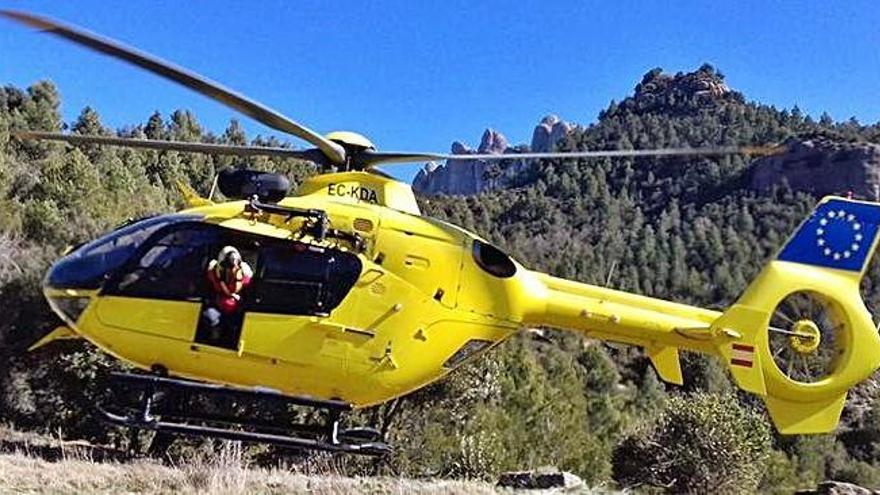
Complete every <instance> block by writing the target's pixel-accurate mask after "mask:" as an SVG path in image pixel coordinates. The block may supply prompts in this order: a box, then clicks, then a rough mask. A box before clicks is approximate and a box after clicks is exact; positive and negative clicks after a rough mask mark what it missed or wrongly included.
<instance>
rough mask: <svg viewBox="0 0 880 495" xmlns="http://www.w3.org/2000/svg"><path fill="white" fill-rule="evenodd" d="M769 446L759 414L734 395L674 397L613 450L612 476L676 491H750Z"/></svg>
mask: <svg viewBox="0 0 880 495" xmlns="http://www.w3.org/2000/svg"><path fill="white" fill-rule="evenodd" d="M770 447H771V438H770V431H769V429H768V427H767V423H766V421H765V420H764V418H763V416H762V414H761V413H759V412H758V411H755V410H754V409H751V408H748V407H745V406H743V405H741V404H740V403H739V402H738V401H737V399H736V397H735V396H733V395H715V394H705V393H697V394H692V395H687V396H679V397H672V398H670V400H669V401H668V403H667V406H666V408H665V409H664V410H663V412H662V413H660V414H659V416H658V417H657V418H655V419H654V420H653V421H650V422H648V423H646V424H642V425H641V426H640V427H638V428H636V429H635V430H634V431H633V432H632V433H630V434H629V435H628V436H626V437H625V438H624V439H623V440H622V441H621V442H620V443H619V444H618V445H617V447H616V448H615V449H614V455H613V470H614V478H615V479H616V480H617V481H618V482H619V483H620V484H621V485H623V486H627V487H634V486H654V487H661V488H666V489H668V490H670V491H672V492H675V493H753V492H754V491H755V490H756V488H757V486H758V483H759V482H760V481H761V478H762V476H763V473H764V469H765V466H766V461H767V458H768V455H769V454H770Z"/></svg>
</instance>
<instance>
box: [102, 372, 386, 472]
mask: <svg viewBox="0 0 880 495" xmlns="http://www.w3.org/2000/svg"><path fill="white" fill-rule="evenodd" d="M110 378H111V383H113V384H114V385H116V386H121V387H125V388H126V389H127V390H132V389H133V390H137V391H140V392H141V402H140V404H139V407H138V408H137V411H136V413H135V414H125V413H121V414H120V413H118V412H115V411H111V410H107V409H104V408H101V407H99V408H98V409H99V411H100V412H101V414H102V416H103V417H104V419H105V420H106V421H108V422H110V423H112V424H115V425H119V426H124V427H127V428H132V429H134V430H135V431H137V430H153V431H156V432H167V433H172V434H177V435H189V436H197V437H211V438H222V439H226V440H239V441H244V442H255V443H265V444H271V445H276V446H279V447H285V448H293V449H303V450H317V451H326V452H336V453H345V454H359V455H369V456H382V455H386V454H389V453H390V452H391V448H390V447H389V446H388V445H387V444H386V443H384V442H382V441H380V437H381V435H380V434H379V432H378V431H376V430H374V429H372V428H351V429H347V430H342V429H340V423H339V422H340V418H341V416H342V415H343V414H344V413H346V412H349V411H351V410H352V406H351V404H349V403H347V402H344V401H338V400H323V399H314V398H311V397H296V396H287V395H284V394H281V393H279V392H275V391H271V390H260V389H246V388H239V387H230V386H223V385H213V384H208V383H199V382H194V381H190V380H182V379H177V378H168V377H160V376H155V375H137V374H130V373H111V375H110ZM161 392H175V393H178V394H180V393H182V394H206V395H210V396H216V397H227V398H234V399H236V400H260V401H267V400H268V401H277V402H281V403H285V404H290V405H295V406H300V407H304V408H310V409H312V410H315V411H323V412H324V413H325V415H326V420H325V421H324V422H323V424H306V423H303V424H291V425H286V427H285V428H280V427H278V426H277V425H275V426H270V425H267V424H265V423H261V422H257V421H247V420H243V419H241V418H236V417H233V416H217V415H210V414H206V413H199V412H193V411H187V412H186V413H185V414H184V413H179V412H174V413H173V414H164V412H163V411H161V410H157V409H159V408H157V407H156V406H155V398H156V396H157V394H159V393H161ZM166 417H171V418H172V419H173V420H168V419H167V418H166Z"/></svg>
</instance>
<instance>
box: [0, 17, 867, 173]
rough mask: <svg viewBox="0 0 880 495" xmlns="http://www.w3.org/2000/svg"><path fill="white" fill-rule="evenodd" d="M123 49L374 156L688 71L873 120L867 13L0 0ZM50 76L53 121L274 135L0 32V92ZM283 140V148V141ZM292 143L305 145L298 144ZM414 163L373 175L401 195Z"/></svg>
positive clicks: (577, 112) (46, 39)
mask: <svg viewBox="0 0 880 495" xmlns="http://www.w3.org/2000/svg"><path fill="white" fill-rule="evenodd" d="M0 8H9V9H19V10H27V11H31V12H35V13H39V14H43V15H48V16H50V17H54V18H57V19H60V20H63V21H66V22H69V23H73V24H76V25H79V26H82V27H85V28H87V29H89V30H91V31H95V32H98V33H101V34H103V35H105V36H109V37H111V38H115V39H117V40H120V41H123V42H125V43H127V44H129V45H133V46H136V47H138V48H140V49H141V50H144V51H147V52H150V53H152V54H154V55H158V56H160V57H162V58H164V59H166V60H170V61H173V62H175V63H177V64H179V65H183V66H185V67H188V68H189V69H191V70H194V71H196V72H199V73H201V74H203V75H206V76H208V77H210V78H212V79H214V80H217V81H220V82H222V83H224V84H225V85H226V86H228V87H231V88H233V89H235V90H237V91H239V92H242V93H245V94H247V95H248V96H250V97H251V98H254V99H257V100H259V101H261V102H263V103H264V104H267V105H269V106H271V107H273V108H275V109H276V110H279V111H280V112H282V113H284V114H285V115H288V116H289V117H292V118H293V119H294V120H296V121H298V122H300V123H302V124H305V125H306V126H308V127H310V128H312V129H314V130H316V131H318V132H321V133H326V132H330V131H333V130H339V129H344V130H353V131H357V132H360V133H362V134H365V135H367V136H368V137H369V138H370V139H371V140H372V141H373V142H374V143H376V145H377V147H378V148H380V149H384V150H389V151H391V150H393V151H397V150H407V151H410V150H422V151H447V150H448V149H449V146H450V144H451V143H452V141H455V140H459V141H462V142H465V143H469V144H470V145H472V146H476V145H477V144H478V143H479V139H480V136H481V135H482V133H483V131H484V129H485V128H487V127H492V128H494V129H497V130H499V131H501V132H502V133H504V134H505V135H506V136H507V137H508V138H509V140H510V141H511V142H513V143H528V141H529V140H530V139H531V133H532V130H533V129H534V126H535V125H536V124H537V123H538V122H539V121H540V119H541V118H542V117H543V116H545V115H547V114H550V113H553V114H557V115H559V116H560V117H562V118H563V119H565V120H568V121H572V122H575V123H579V124H589V123H591V122H594V121H595V119H596V116H597V114H598V113H599V111H600V110H602V109H603V108H605V107H607V105H608V103H609V101H611V100H612V99H617V100H620V99H622V98H624V97H625V96H627V95H628V94H630V93H631V92H632V89H633V87H634V86H635V84H636V83H637V82H638V81H639V80H640V79H641V76H642V75H643V74H644V73H645V72H647V71H648V70H650V69H652V68H654V67H661V68H663V69H664V70H666V71H668V72H678V71H691V70H694V69H696V68H697V67H699V66H700V65H701V64H702V63H704V62H709V63H711V64H713V65H714V66H715V67H717V68H718V69H720V70H721V71H722V72H723V73H724V74H725V75H726V76H727V82H728V84H729V85H730V86H731V87H732V88H734V89H737V90H739V91H741V92H743V93H744V94H745V96H746V98H748V99H750V100H755V101H759V102H762V103H767V104H773V105H776V106H777V107H784V108H790V107H792V106H794V105H798V106H799V107H800V108H801V109H802V110H803V111H805V112H807V113H809V114H811V115H814V116H818V115H819V114H821V113H822V112H828V113H829V114H830V115H831V116H832V117H834V118H835V119H838V120H841V119H848V118H850V117H856V118H858V119H859V121H861V122H863V123H874V122H877V121H878V120H880V93H878V80H880V9H877V8H876V3H875V2H874V1H867V0H865V1H861V0H858V1H849V2H844V1H836V2H825V1H823V2H820V1H799V2H793V1H792V2H788V1H772V0H763V1H752V0H738V1H722V0H716V1H707V2H696V1H652V2H648V1H625V0H623V1H621V0H618V1H607V2H594V1H586V0H582V1H554V2H548V1H531V0H528V1H513V2H500V1H497V2H496V1H491V2H490V1H487V2H476V1H461V0H442V1H412V0H409V1H407V0H387V1H386V0H374V1H365V2H350V1H347V0H339V1H336V2H326V1H317V0H315V1H313V0H298V1H281V0H275V1H251V2H244V1H211V2H207V1H189V2H180V1H149V2H148V1H141V0H129V1H126V2H107V1H103V2H102V1H97V0H81V1H76V2H70V1H63V2H62V1H55V2H48V1H14V0H0ZM41 79H50V80H52V81H53V82H55V84H56V85H57V86H58V87H59V89H60V91H61V94H62V98H63V107H62V112H63V115H64V117H65V119H66V120H68V121H70V120H73V119H74V118H76V116H77V115H78V114H79V112H80V111H81V109H82V108H83V107H85V106H87V105H90V106H92V107H94V108H95V109H97V110H98V112H99V113H100V114H101V116H102V120H103V122H104V123H105V125H108V126H111V127H116V128H118V127H123V126H126V125H135V124H138V123H143V122H145V121H146V119H147V118H148V117H149V116H150V114H152V113H153V112H154V111H156V110H158V111H160V112H162V113H163V114H164V115H166V116H167V115H168V114H170V113H171V112H173V111H174V110H176V109H178V108H185V109H190V110H192V111H193V112H195V114H196V115H197V117H198V118H199V120H200V122H201V123H202V124H203V126H204V127H206V128H207V129H209V130H211V131H213V132H215V133H221V132H223V130H224V129H225V128H226V126H227V124H228V122H229V120H230V119H231V118H239V119H240V120H241V122H242V124H243V125H244V127H245V129H246V130H247V131H248V134H249V136H250V137H253V136H254V135H256V134H262V135H264V136H265V135H275V136H279V137H282V138H284V137H283V135H281V134H280V133H278V132H276V131H273V130H271V129H269V128H267V127H265V126H263V125H261V124H259V123H257V122H255V121H252V120H250V119H249V118H247V117H243V116H239V115H237V114H236V113H235V112H234V111H232V110H229V109H227V108H225V107H223V106H222V105H220V104H218V103H215V102H213V101H211V100H209V99H207V98H205V97H202V96H200V95H197V94H195V93H193V92H191V91H190V90H187V89H184V88H180V87H178V86H176V85H174V84H173V83H170V82H167V81H165V80H163V79H161V78H159V77H157V76H154V75H151V74H148V73H146V72H143V71H141V70H139V69H136V68H134V67H132V66H129V65H127V64H125V63H123V62H120V61H116V60H112V59H110V58H108V57H105V56H102V55H99V54H95V53H92V52H91V51H88V50H86V49H84V48H80V47H77V46H75V45H73V44H70V43H68V42H65V41H62V40H60V39H59V38H55V37H51V36H48V35H41V34H38V33H36V32H34V31H32V30H31V29H29V28H25V27H22V26H19V25H17V24H14V23H12V22H10V21H7V20H5V19H0V84H13V85H16V86H19V87H26V86H28V85H30V84H32V83H34V82H35V81H38V80H41ZM293 139H294V140H295V138H293ZM303 145H304V143H303ZM418 168H419V166H418V165H413V166H402V167H396V168H394V169H389V171H392V172H393V173H394V175H397V176H398V177H400V178H402V179H404V180H410V179H411V178H412V176H413V175H414V174H415V173H416V171H417V170H418Z"/></svg>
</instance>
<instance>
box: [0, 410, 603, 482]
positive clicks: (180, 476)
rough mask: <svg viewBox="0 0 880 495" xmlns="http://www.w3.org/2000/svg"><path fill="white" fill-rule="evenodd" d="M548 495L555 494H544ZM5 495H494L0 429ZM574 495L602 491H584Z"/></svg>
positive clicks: (237, 455) (227, 453) (223, 452)
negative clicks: (168, 455)
mask: <svg viewBox="0 0 880 495" xmlns="http://www.w3.org/2000/svg"><path fill="white" fill-rule="evenodd" d="M501 492H505V493H508V494H509V493H513V492H512V491H511V490H501ZM539 492H540V491H528V492H527V493H539ZM553 492H556V490H550V491H547V492H545V493H553ZM7 493H16V494H67V493H70V494H80V493H89V494H113V495H116V494H150V495H153V494H156V495H158V494H196V493H197V494H217V495H220V494H235V495H239V494H275V493H277V494H291V493H309V494H375V495H393V494H401V495H403V494H407V495H409V494H431V495H447V494H495V493H499V490H498V489H496V488H495V487H494V485H492V484H490V483H483V482H478V481H453V480H410V479H402V478H391V477H358V478H352V477H346V476H340V475H332V474H330V475H328V474H322V475H314V474H302V473H298V472H295V471H290V470H285V469H280V468H274V469H272V468H260V467H255V466H250V465H249V463H248V461H247V456H246V455H244V453H243V451H242V448H241V444H240V443H237V442H222V443H221V444H220V448H219V449H212V450H205V451H203V452H201V453H196V454H194V455H192V456H190V457H188V458H187V459H186V460H185V461H180V462H178V463H176V464H175V465H168V464H162V463H159V462H156V461H153V460H147V459H130V458H129V457H128V456H127V454H125V453H124V452H119V451H115V450H113V449H109V448H106V447H102V446H96V445H90V444H88V443H87V442H81V441H73V442H71V441H63V440H61V439H59V438H53V437H52V436H45V435H39V434H35V433H23V432H18V431H15V430H13V429H9V428H3V427H0V495H2V494H7ZM521 493H522V492H521ZM579 493H592V494H599V493H610V492H609V491H606V490H602V489H595V488H594V489H589V488H586V487H585V488H583V489H582V490H580V491H579Z"/></svg>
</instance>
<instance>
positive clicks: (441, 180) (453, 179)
mask: <svg viewBox="0 0 880 495" xmlns="http://www.w3.org/2000/svg"><path fill="white" fill-rule="evenodd" d="M572 129H573V126H572V125H571V124H569V123H568V122H564V121H562V120H560V119H559V117H557V116H555V115H548V116H546V117H544V118H543V119H542V120H541V122H540V123H539V124H538V125H537V126H536V127H535V131H534V133H532V143H531V146H530V147H529V148H528V150H530V151H536V152H542V151H552V150H553V148H554V146H555V144H556V143H557V142H559V140H560V139H562V138H563V137H565V136H566V135H567V134H568V133H569V132H570V131H571V130H572ZM517 151H525V149H524V147H511V145H510V143H509V141H508V140H507V138H506V137H504V135H503V134H501V133H500V132H498V131H496V130H494V129H486V131H485V132H483V137H482V139H481V140H480V145H479V147H477V149H476V150H472V149H471V148H469V147H468V146H467V145H465V144H463V143H461V142H458V141H455V142H454V143H452V148H451V152H452V153H453V154H455V155H469V154H475V153H479V154H484V153H489V154H504V153H508V154H513V153H515V152H517ZM511 160H513V161H512V162H505V163H499V162H485V161H471V160H455V159H452V160H448V161H447V162H446V163H445V164H442V165H438V164H435V163H429V164H427V165H426V166H425V168H424V169H422V170H420V171H419V173H418V174H417V175H416V177H415V179H413V189H415V190H416V191H418V192H421V193H425V194H477V193H481V192H484V191H491V190H493V189H498V188H501V187H504V186H506V185H507V184H508V182H509V179H510V178H512V177H513V176H515V175H516V174H517V173H519V172H521V171H522V170H523V169H524V168H525V167H526V166H528V163H527V162H526V161H523V160H515V156H513V155H512V156H511Z"/></svg>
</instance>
